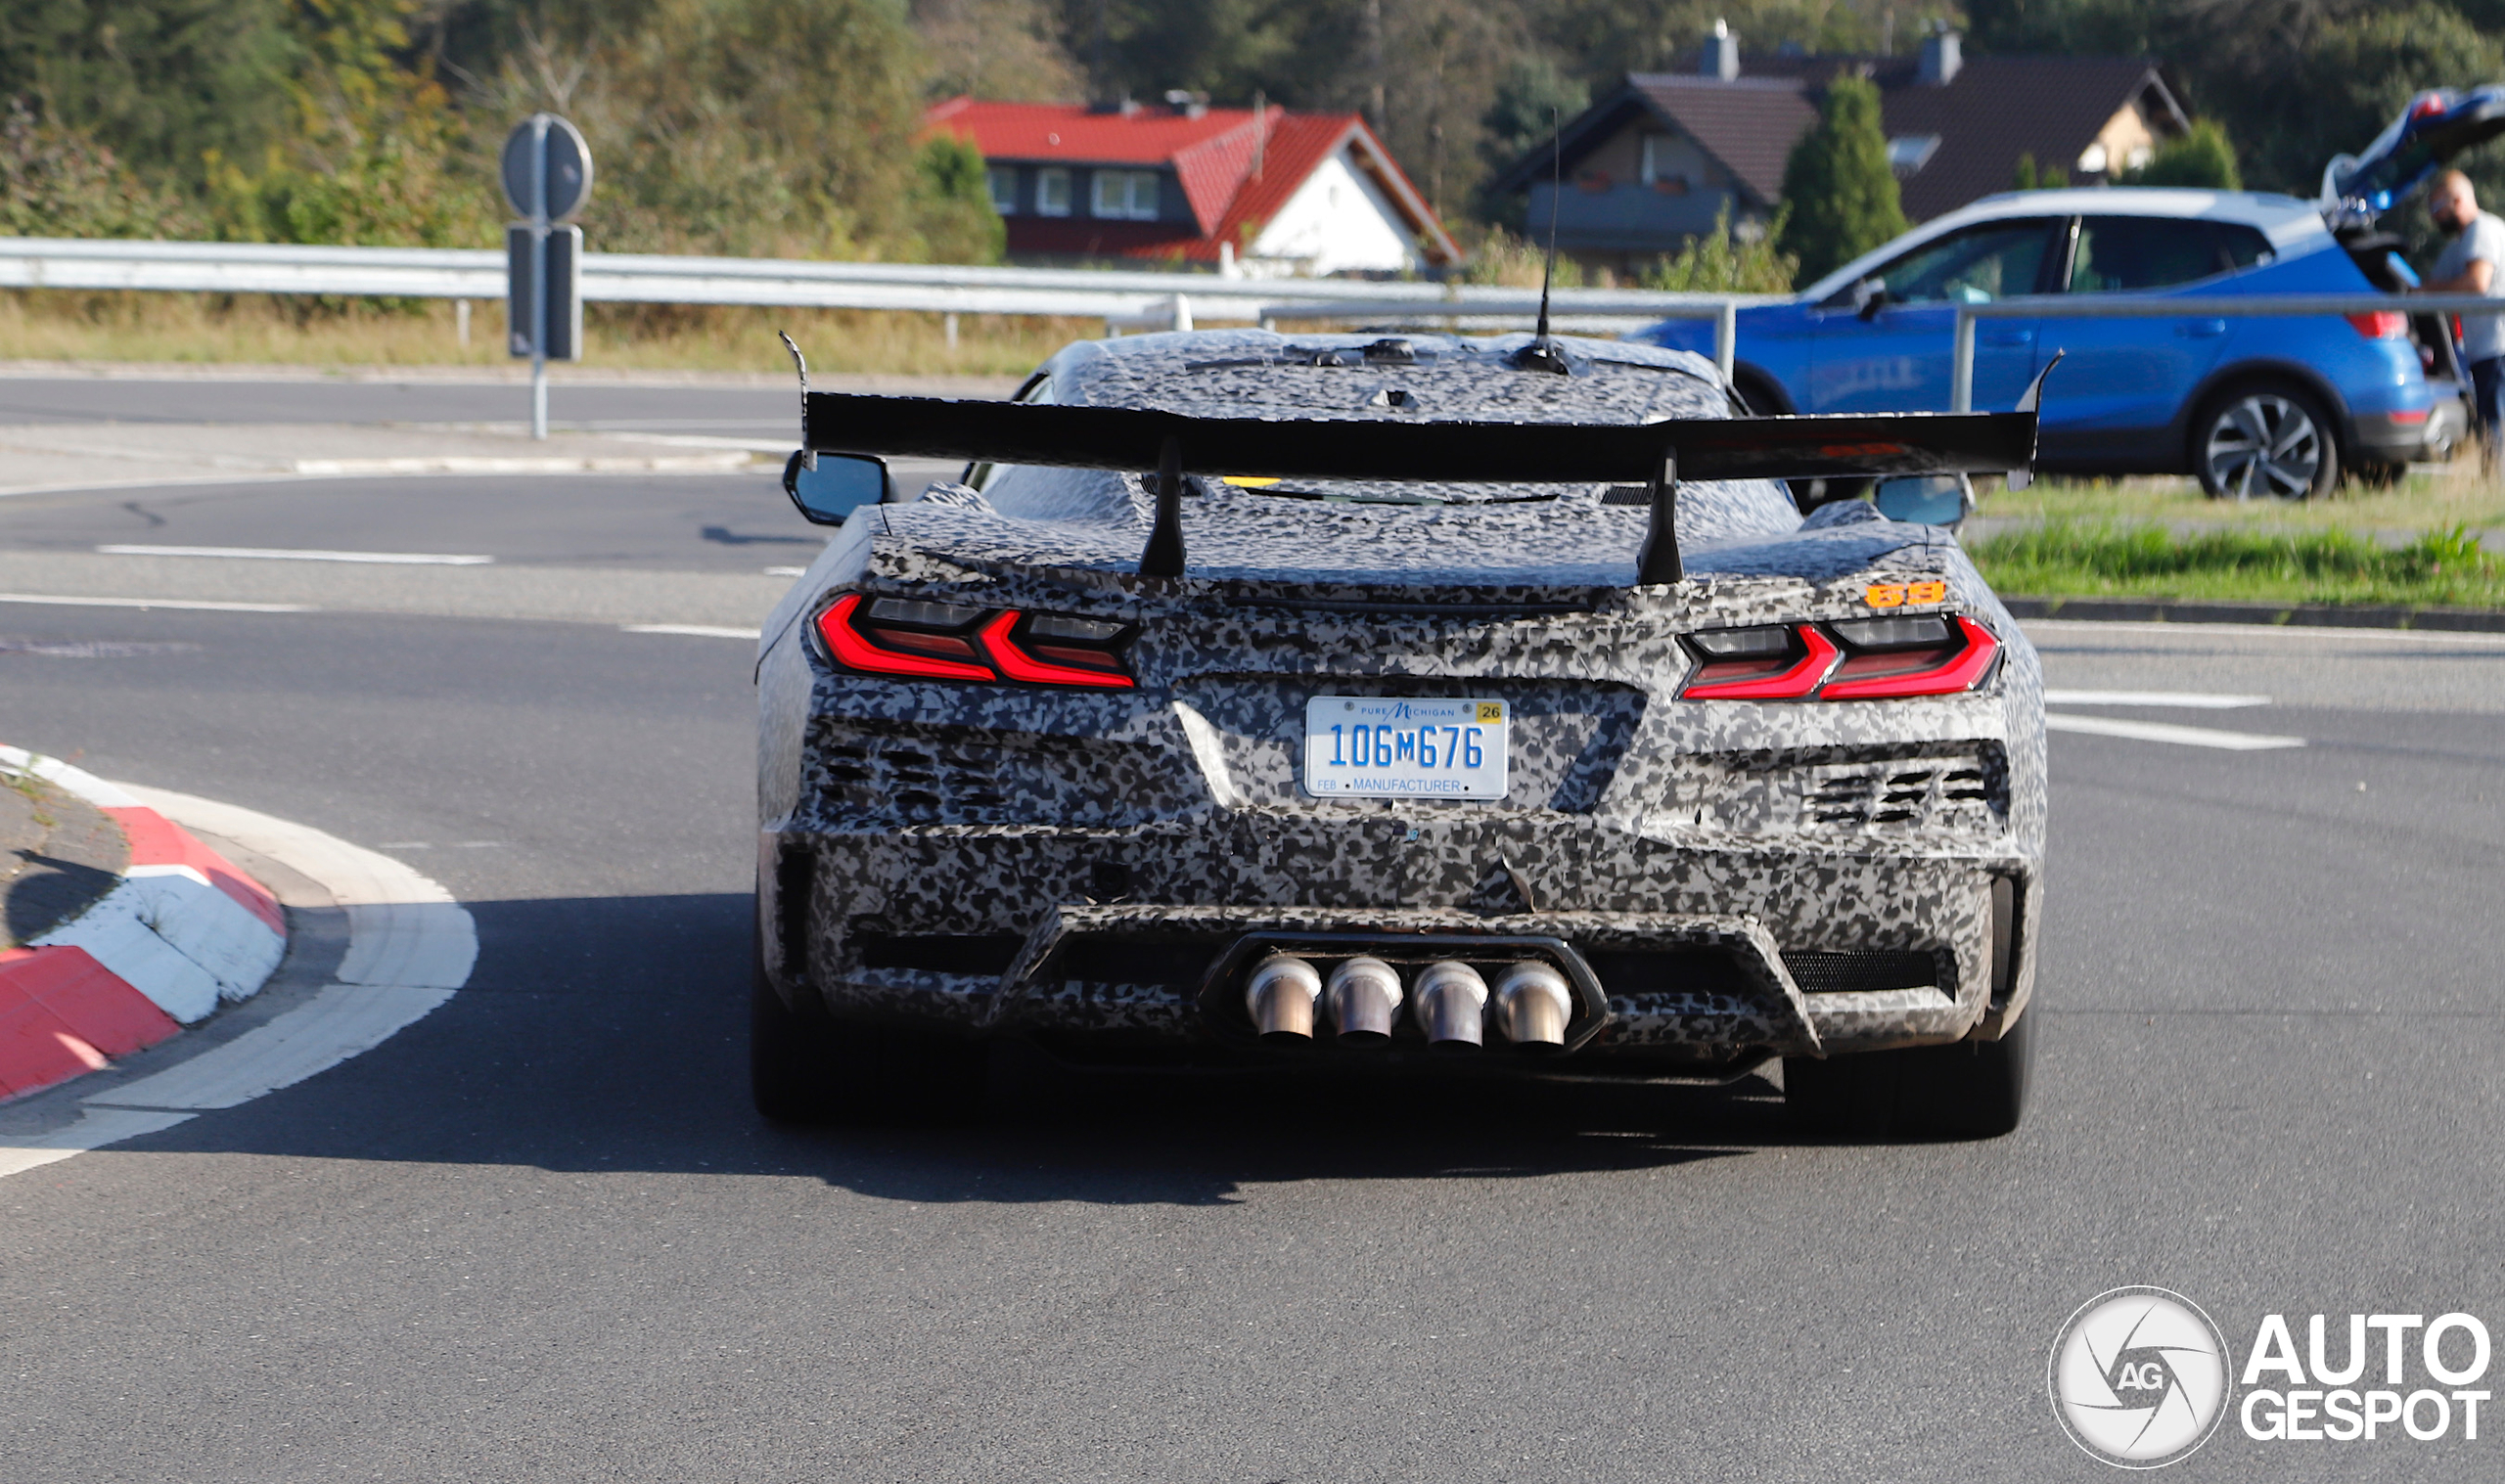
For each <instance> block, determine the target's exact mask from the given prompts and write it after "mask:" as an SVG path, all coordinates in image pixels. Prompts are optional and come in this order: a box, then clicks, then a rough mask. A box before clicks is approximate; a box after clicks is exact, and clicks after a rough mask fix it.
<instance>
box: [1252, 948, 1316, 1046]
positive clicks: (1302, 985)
mask: <svg viewBox="0 0 2505 1484" xmlns="http://www.w3.org/2000/svg"><path fill="white" fill-rule="evenodd" d="M1321 993H1322V974H1321V972H1320V970H1318V969H1316V968H1315V967H1313V966H1312V965H1310V964H1307V963H1306V962H1304V961H1303V960H1302V959H1298V958H1291V957H1289V956H1288V955H1286V954H1273V955H1271V956H1270V957H1269V958H1267V959H1264V960H1262V961H1261V967H1258V968H1255V969H1253V977H1252V979H1251V980H1250V981H1249V982H1247V983H1246V984H1245V986H1244V1008H1245V1009H1246V1010H1247V1011H1249V1012H1252V1015H1253V1029H1255V1030H1257V1031H1259V1032H1260V1034H1261V1039H1262V1040H1264V1041H1267V1042H1269V1043H1270V1044H1271V1045H1273V1046H1298V1045H1306V1044H1309V1043H1311V1041H1312V1040H1313V1002H1314V1000H1315V999H1317V998H1318V997H1320V995H1321Z"/></svg>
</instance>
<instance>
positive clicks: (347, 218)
mask: <svg viewBox="0 0 2505 1484" xmlns="http://www.w3.org/2000/svg"><path fill="white" fill-rule="evenodd" d="M418 9H419V0H298V3H297V6H296V15H295V20H294V23H295V27H296V39H297V43H298V49H299V54H300V55H301V56H302V57H303V58H304V59H305V65H304V66H303V67H301V68H300V69H299V70H298V71H297V73H296V76H295V78H294V79H293V81H292V82H291V84H290V86H289V88H288V89H287V92H288V96H289V97H290V99H291V101H292V102H293V104H294V108H295V113H296V119H295V126H294V128H293V129H292V130H291V131H290V137H289V138H288V140H287V142H286V143H285V144H283V145H274V146H272V147H271V148H270V149H269V150H268V151H267V152H265V155H264V157H263V158H262V159H261V160H260V161H259V162H258V168H257V169H255V168H252V167H251V162H248V161H246V160H232V161H230V160H226V159H224V158H222V157H217V156H212V157H211V161H210V162H211V165H212V172H211V175H210V179H209V187H210V190H211V192H212V196H213V200H214V203H215V208H216V216H217V225H218V227H219V229H220V234H221V235H222V236H226V237H231V238H244V239H248V240H254V241H268V242H290V243H361V244H366V245H369V246H407V247H451V246H464V247H484V246H486V245H487V244H488V243H490V242H492V241H493V240H494V235H495V221H494V217H493V214H492V209H493V199H492V195H491V193H492V190H493V187H492V186H490V185H488V184H487V180H486V175H485V169H484V166H483V162H482V161H478V160H473V159H469V158H465V157H463V151H462V149H461V142H462V141H461V135H462V129H461V124H460V120H459V118H458V117H457V116H456V115H455V113H454V112H453V110H452V107H451V100H450V99H449V98H448V97H447V95H446V94H445V92H444V90H443V89H442V88H441V87H440V86H438V85H437V84H436V82H435V80H434V77H433V64H432V59H431V58H429V57H427V56H426V55H424V54H422V53H419V52H417V51H416V50H415V49H414V47H413V45H412V43H411V39H410V35H409V30H408V22H409V20H410V18H411V17H412V16H414V15H415V14H416V13H417V11H418Z"/></svg>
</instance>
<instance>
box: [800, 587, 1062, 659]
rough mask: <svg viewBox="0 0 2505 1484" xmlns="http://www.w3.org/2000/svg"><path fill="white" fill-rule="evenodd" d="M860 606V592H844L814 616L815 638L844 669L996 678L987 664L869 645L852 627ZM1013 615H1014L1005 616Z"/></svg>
mask: <svg viewBox="0 0 2505 1484" xmlns="http://www.w3.org/2000/svg"><path fill="white" fill-rule="evenodd" d="M860 606H861V595H860V594H858V593H846V594H845V595H844V596H843V597H842V598H839V599H837V600H836V601H835V604H834V606H833V607H829V608H828V609H827V610H826V611H825V612H823V613H820V614H819V615H818V637H820V638H822V639H824V640H825V641H826V647H827V652H829V653H831V654H833V655H834V656H835V657H836V660H837V662H839V663H841V664H843V666H845V667H846V668H847V669H854V670H863V671H867V672H868V673H870V674H872V675H913V676H919V677H922V678H924V679H928V680H997V679H999V678H1000V677H999V676H997V675H994V674H993V673H992V672H991V667H990V666H988V665H979V664H968V663H966V662H965V661H963V660H958V659H940V658H938V657H936V656H934V655H930V654H908V653H906V652H903V651H901V650H887V649H881V648H880V647H879V646H877V645H875V644H872V643H871V642H870V641H869V639H868V638H867V637H866V636H865V635H863V634H862V632H861V631H860V630H859V629H856V628H854V627H853V626H852V612H853V609H855V608H858V607H860ZM1009 616H1010V617H1012V618H1015V617H1016V616H1017V615H1016V614H1015V613H1012V614H1010V615H1009Z"/></svg>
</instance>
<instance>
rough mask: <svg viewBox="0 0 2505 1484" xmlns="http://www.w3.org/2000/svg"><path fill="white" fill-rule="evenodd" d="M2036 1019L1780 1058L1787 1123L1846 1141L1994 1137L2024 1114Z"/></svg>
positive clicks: (2022, 1018) (2008, 1129)
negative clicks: (1969, 1034) (1989, 1037)
mask: <svg viewBox="0 0 2505 1484" xmlns="http://www.w3.org/2000/svg"><path fill="white" fill-rule="evenodd" d="M2034 1059H2035V1017H2034V1016H2033V1015H2031V1014H2027V1015H2021V1016H2020V1017H2019V1020H2018V1023H2017V1024H2015V1025H2013V1026H2011V1027H2010V1028H2009V1030H2008V1031H2007V1033H2005V1034H2004V1035H2002V1037H2001V1038H2000V1039H1999V1040H1997V1041H1956V1042H1951V1043H1950V1044H1948V1045H1946V1046H1916V1047H1907V1048H1905V1049H1903V1050H1901V1051H1890V1052H1862V1053H1858V1054H1856V1055H1851V1056H1843V1057H1827V1058H1825V1059H1823V1060H1822V1059H1820V1058H1818V1057H1784V1058H1783V1101H1784V1106H1785V1108H1786V1110H1787V1111H1788V1112H1790V1113H1791V1115H1792V1119H1793V1122H1794V1123H1795V1124H1796V1125H1797V1126H1799V1127H1800V1128H1801V1129H1803V1130H1805V1131H1807V1132H1809V1133H1814V1134H1823V1135H1827V1136H1831V1137H1841V1138H1845V1139H1888V1138H1896V1137H1911V1138H1940V1139H1997V1138H1999V1137H2000V1136H2001V1135H2003V1134H2007V1133H2009V1132H2011V1131H2013V1130H2015V1129H2016V1128H2017V1127H2018V1125H2019V1122H2020V1121H2021V1120H2022V1119H2023V1118H2024V1117H2025V1116H2026V1113H2027V1085H2028V1082H2029V1081H2030V1077H2029V1072H2030V1070H2031V1068H2032V1066H2033V1063H2034Z"/></svg>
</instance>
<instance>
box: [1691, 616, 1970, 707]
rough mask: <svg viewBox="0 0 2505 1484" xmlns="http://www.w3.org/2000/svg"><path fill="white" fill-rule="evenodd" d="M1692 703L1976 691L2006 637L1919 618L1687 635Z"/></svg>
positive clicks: (1965, 621)
mask: <svg viewBox="0 0 2505 1484" xmlns="http://www.w3.org/2000/svg"><path fill="white" fill-rule="evenodd" d="M1687 644H1688V648H1689V649H1690V650H1692V651H1694V652H1695V653H1696V655H1697V658H1698V659H1699V660H1700V661H1701V663H1699V664H1698V666H1697V669H1696V673H1695V674H1694V675H1693V676H1690V677H1689V679H1688V683H1687V686H1686V689H1684V690H1683V691H1681V692H1680V693H1679V694H1680V695H1681V697H1684V698H1685V699H1688V700H1807V699H1810V698H1811V697H1815V698H1817V699H1819V700H1889V699H1895V698H1898V697H1909V696H1947V695H1952V694H1954V693H1956V692H1960V691H1971V690H1973V689H1975V688H1976V687H1977V686H1980V685H1981V684H1982V683H1983V681H1984V679H1985V678H1986V677H1988V676H1989V675H1990V674H1991V670H1992V664H1993V661H1995V660H1996V659H1998V658H1999V656H2000V641H1999V640H1998V639H1996V638H1994V637H1993V636H1992V632H1991V630H1989V629H1987V628H1984V627H1983V626H1982V625H1981V624H1980V623H1977V622H1976V621H1975V620H1974V619H1972V618H1967V617H1964V616H1962V615H1961V616H1957V617H1950V618H1943V617H1938V616H1933V615H1916V616H1905V617H1890V618H1861V619H1853V620H1850V621H1846V622H1840V623H1833V624H1814V623H1800V624H1779V625H1774V624H1770V625H1767V626H1765V627H1762V628H1754V629H1718V630H1708V631H1707V632H1705V633H1701V634H1691V635H1689V636H1688V637H1687Z"/></svg>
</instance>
